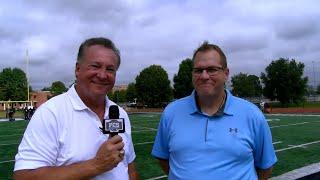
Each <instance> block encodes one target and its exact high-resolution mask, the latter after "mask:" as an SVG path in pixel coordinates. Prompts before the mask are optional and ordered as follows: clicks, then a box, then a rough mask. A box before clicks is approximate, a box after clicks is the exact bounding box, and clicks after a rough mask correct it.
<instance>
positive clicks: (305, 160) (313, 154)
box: [0, 114, 320, 180]
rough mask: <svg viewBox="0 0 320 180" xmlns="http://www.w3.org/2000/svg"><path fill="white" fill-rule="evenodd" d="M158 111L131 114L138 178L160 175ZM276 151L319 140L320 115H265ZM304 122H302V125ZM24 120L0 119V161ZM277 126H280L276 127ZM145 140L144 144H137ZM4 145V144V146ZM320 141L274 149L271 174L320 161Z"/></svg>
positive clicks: (4, 170)
mask: <svg viewBox="0 0 320 180" xmlns="http://www.w3.org/2000/svg"><path fill="white" fill-rule="evenodd" d="M159 119H160V114H134V115H130V120H131V123H132V136H133V142H134V147H135V151H136V155H137V158H136V166H137V169H138V172H139V175H140V179H148V178H152V177H158V176H162V175H163V172H162V171H161V169H160V167H159V165H158V163H157V161H156V160H155V159H154V158H153V157H152V156H151V155H150V153H151V149H152V146H153V143H152V142H153V141H154V137H155V135H156V129H157V126H158V122H159ZM267 119H270V120H272V121H269V122H268V123H269V125H270V127H271V131H272V135H273V142H276V141H282V143H278V144H275V145H274V147H275V149H276V150H279V149H283V148H287V147H290V146H292V145H300V144H304V143H309V142H313V141H319V140H320V131H319V129H320V116H270V115H268V116H267ZM302 123H303V124H302ZM26 126H27V121H15V122H0V162H2V161H8V160H13V159H14V156H15V154H16V152H17V147H18V143H19V142H20V140H21V138H22V134H23V132H24V129H25V128H26ZM279 126H280V127H279ZM139 143H145V144H139ZM6 144H7V145H6ZM319 152H320V143H316V144H311V145H308V146H305V147H299V148H294V149H290V150H285V151H281V152H277V157H278V163H277V164H276V165H275V167H274V170H273V175H272V176H277V175H280V174H283V173H285V172H288V171H291V170H294V169H297V168H300V167H303V166H306V165H308V164H311V163H316V162H320V153H319ZM13 166H14V162H5V163H0V179H1V180H6V179H12V170H13Z"/></svg>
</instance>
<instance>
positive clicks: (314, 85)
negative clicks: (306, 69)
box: [312, 61, 317, 102]
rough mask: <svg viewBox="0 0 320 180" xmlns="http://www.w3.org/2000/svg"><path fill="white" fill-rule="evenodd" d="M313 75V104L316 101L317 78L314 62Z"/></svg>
mask: <svg viewBox="0 0 320 180" xmlns="http://www.w3.org/2000/svg"><path fill="white" fill-rule="evenodd" d="M312 74H313V91H314V92H313V102H315V101H316V90H317V87H316V76H315V72H314V61H312Z"/></svg>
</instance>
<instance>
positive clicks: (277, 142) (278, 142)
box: [272, 141, 282, 144]
mask: <svg viewBox="0 0 320 180" xmlns="http://www.w3.org/2000/svg"><path fill="white" fill-rule="evenodd" d="M281 143H282V141H276V142H273V143H272V144H281Z"/></svg>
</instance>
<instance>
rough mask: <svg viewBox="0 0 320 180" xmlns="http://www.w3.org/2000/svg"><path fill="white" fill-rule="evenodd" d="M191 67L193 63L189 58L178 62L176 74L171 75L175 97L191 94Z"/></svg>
mask: <svg viewBox="0 0 320 180" xmlns="http://www.w3.org/2000/svg"><path fill="white" fill-rule="evenodd" d="M192 67H193V63H192V60H191V59H189V58H188V59H185V60H183V61H182V62H181V63H180V65H179V71H178V74H175V75H174V77H173V82H174V84H173V87H174V97H175V98H182V97H185V96H188V95H190V94H191V92H192V90H193V85H192Z"/></svg>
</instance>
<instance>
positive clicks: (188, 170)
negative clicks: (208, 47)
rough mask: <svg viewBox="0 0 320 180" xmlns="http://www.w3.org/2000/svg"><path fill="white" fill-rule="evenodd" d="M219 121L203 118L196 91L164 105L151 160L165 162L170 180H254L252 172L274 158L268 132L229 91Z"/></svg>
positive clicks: (251, 107)
mask: <svg viewBox="0 0 320 180" xmlns="http://www.w3.org/2000/svg"><path fill="white" fill-rule="evenodd" d="M226 92H227V99H226V102H225V106H224V110H223V114H222V115H218V116H208V115H206V114H203V113H202V112H201V111H200V110H199V109H198V107H197V105H196V100H195V91H194V92H193V93H192V94H191V95H190V96H187V97H185V98H182V99H179V100H177V101H175V102H173V103H171V104H169V105H168V106H167V107H166V109H165V110H164V112H163V114H162V116H161V121H160V124H159V127H158V132H157V136H156V139H155V142H154V146H153V149H152V155H153V156H155V157H157V158H161V159H169V165H170V172H169V179H190V180H191V179H192V180H195V179H199V180H206V179H228V180H231V179H246V180H251V179H257V174H256V170H255V168H256V167H257V168H259V169H267V168H269V167H271V166H273V165H274V164H275V163H276V161H277V157H276V155H275V151H274V148H273V145H272V137H271V132H270V129H269V126H268V124H267V122H266V120H265V117H264V115H263V114H262V113H261V111H260V110H259V109H258V108H257V107H256V106H255V105H254V104H252V103H250V102H248V101H246V100H243V99H240V98H237V97H235V96H233V95H232V94H231V93H230V92H229V91H228V90H226Z"/></svg>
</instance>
